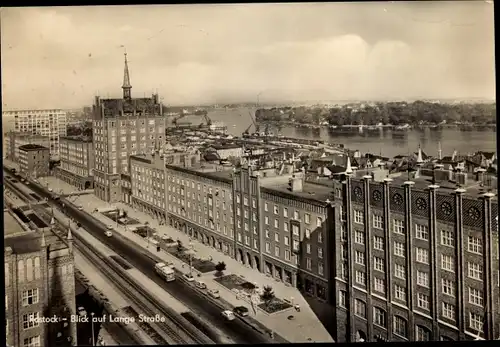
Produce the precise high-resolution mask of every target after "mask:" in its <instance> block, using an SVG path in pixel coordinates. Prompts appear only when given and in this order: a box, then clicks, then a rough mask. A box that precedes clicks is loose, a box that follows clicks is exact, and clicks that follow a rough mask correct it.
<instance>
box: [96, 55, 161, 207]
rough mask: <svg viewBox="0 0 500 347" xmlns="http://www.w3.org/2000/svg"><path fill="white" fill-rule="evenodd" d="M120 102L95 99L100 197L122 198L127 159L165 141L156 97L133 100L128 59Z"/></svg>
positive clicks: (127, 169)
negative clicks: (122, 183)
mask: <svg viewBox="0 0 500 347" xmlns="http://www.w3.org/2000/svg"><path fill="white" fill-rule="evenodd" d="M122 89H123V99H101V98H99V97H96V99H95V104H94V108H93V111H94V117H93V126H92V130H93V141H94V150H95V167H94V187H95V194H96V196H98V197H99V198H101V199H103V200H105V201H108V202H115V201H120V199H121V176H120V174H121V173H125V174H127V173H129V164H128V157H129V156H130V155H134V154H138V153H149V152H151V151H152V150H154V149H155V148H161V147H162V146H163V144H164V141H165V126H166V119H165V117H163V108H162V104H161V103H160V101H159V100H158V95H153V96H152V97H151V98H132V95H131V91H132V86H131V84H130V78H129V70H128V63H127V57H126V55H125V69H124V81H123V86H122Z"/></svg>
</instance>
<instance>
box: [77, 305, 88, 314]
mask: <svg viewBox="0 0 500 347" xmlns="http://www.w3.org/2000/svg"><path fill="white" fill-rule="evenodd" d="M76 311H77V312H78V315H79V316H80V317H86V316H87V311H85V308H83V306H80V307H78V309H77V310H76Z"/></svg>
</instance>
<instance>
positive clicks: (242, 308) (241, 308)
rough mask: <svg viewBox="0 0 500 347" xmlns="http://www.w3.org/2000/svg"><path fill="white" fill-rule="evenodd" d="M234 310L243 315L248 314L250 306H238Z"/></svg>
mask: <svg viewBox="0 0 500 347" xmlns="http://www.w3.org/2000/svg"><path fill="white" fill-rule="evenodd" d="M233 312H234V313H236V314H237V315H240V316H242V317H246V316H248V308H246V307H245V306H236V307H235V308H234V309H233Z"/></svg>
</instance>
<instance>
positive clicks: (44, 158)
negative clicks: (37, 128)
mask: <svg viewBox="0 0 500 347" xmlns="http://www.w3.org/2000/svg"><path fill="white" fill-rule="evenodd" d="M49 162H50V149H49V148H47V147H44V146H39V145H33V144H29V145H23V146H21V147H19V171H20V174H21V175H26V176H29V177H32V178H37V177H44V176H48V175H49Z"/></svg>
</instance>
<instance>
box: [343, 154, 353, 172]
mask: <svg viewBox="0 0 500 347" xmlns="http://www.w3.org/2000/svg"><path fill="white" fill-rule="evenodd" d="M345 173H346V174H348V175H350V174H352V167H351V158H350V157H349V156H347V165H346V168H345Z"/></svg>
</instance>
